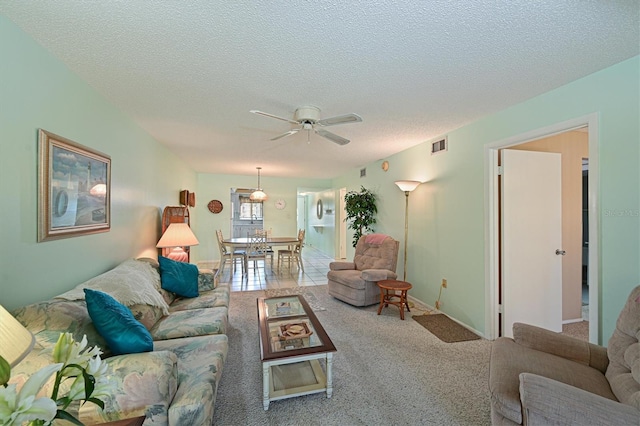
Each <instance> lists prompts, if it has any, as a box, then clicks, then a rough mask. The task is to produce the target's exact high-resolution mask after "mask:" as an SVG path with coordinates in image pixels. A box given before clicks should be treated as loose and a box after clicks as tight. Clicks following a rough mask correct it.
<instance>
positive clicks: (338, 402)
mask: <svg viewBox="0 0 640 426" xmlns="http://www.w3.org/2000/svg"><path fill="white" fill-rule="evenodd" d="M305 290H306V291H308V292H309V293H312V294H313V295H314V296H315V298H316V299H317V300H318V302H319V304H320V305H321V306H323V307H325V308H326V310H325V311H320V312H317V313H316V316H317V317H318V319H319V320H320V322H321V323H322V325H323V327H324V329H325V330H326V332H327V334H328V335H329V337H330V338H331V340H332V341H333V344H334V345H335V346H336V348H337V350H338V351H337V352H336V353H335V354H334V360H333V396H332V397H331V398H327V396H326V395H325V394H323V393H318V394H313V395H307V396H300V397H296V398H291V399H283V400H281V401H274V402H272V403H271V405H270V406H269V410H268V411H264V409H263V407H262V367H261V363H260V350H259V349H260V338H259V334H258V319H257V312H256V298H257V297H263V296H264V295H265V292H264V291H251V292H232V293H231V302H230V305H229V329H228V333H227V335H228V336H229V353H228V355H227V360H226V362H225V365H224V369H223V371H222V378H221V380H220V385H219V387H218V395H217V398H216V403H215V412H214V424H215V425H216V426H227V425H229V426H236V425H243V426H245V425H247V426H254V425H255V426H266V425H273V426H300V425H304V426H334V425H335V426H368V425H433V426H436V425H437V426H440V425H450V426H466V425H473V426H489V425H490V424H491V418H490V413H489V407H490V402H489V389H488V382H489V353H490V349H491V342H488V341H487V340H485V339H479V340H470V341H467V342H460V343H456V344H449V343H444V342H443V341H441V340H440V339H438V338H437V337H435V336H434V335H433V334H431V333H428V332H427V331H426V330H425V329H424V328H422V326H420V324H418V323H417V322H416V321H411V320H409V318H407V319H406V320H405V321H401V320H400V318H399V316H398V310H397V309H385V310H383V312H382V313H381V315H377V310H378V306H377V305H372V306H369V307H366V308H356V307H354V306H351V305H348V304H346V303H343V302H341V301H339V300H337V299H334V298H332V297H331V296H329V295H328V294H327V286H326V285H323V286H316V287H307V288H306V289H305ZM305 297H306V295H305Z"/></svg>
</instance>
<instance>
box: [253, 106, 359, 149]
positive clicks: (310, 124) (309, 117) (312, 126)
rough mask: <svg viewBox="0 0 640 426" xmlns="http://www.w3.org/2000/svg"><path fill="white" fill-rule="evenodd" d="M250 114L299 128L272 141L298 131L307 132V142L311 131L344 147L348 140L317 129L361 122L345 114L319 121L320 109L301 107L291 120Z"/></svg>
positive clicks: (269, 115)
mask: <svg viewBox="0 0 640 426" xmlns="http://www.w3.org/2000/svg"><path fill="white" fill-rule="evenodd" d="M251 112H252V113H254V114H258V115H264V116H265V117H271V118H275V119H277V120H282V121H286V122H288V123H291V124H295V125H297V126H299V127H296V128H294V129H291V130H289V131H288V132H285V133H283V134H281V135H278V136H276V137H275V138H271V140H272V141H275V140H278V139H280V138H284V137H285V136H291V135H295V134H296V133H298V132H299V131H300V130H306V131H307V141H309V137H310V133H311V131H312V130H313V131H314V133H316V134H317V135H319V136H322V137H323V138H326V139H329V140H330V141H331V142H334V143H337V144H338V145H346V144H348V143H349V142H351V141H350V140H349V139H345V138H343V137H342V136H338V135H336V134H335V133H331V132H329V131H327V130H325V129H322V128H318V127H327V126H335V125H337V124H347V123H357V122H360V121H362V117H360V116H359V115H357V114H353V113H352V114H345V115H337V116H335V117H329V118H324V119H322V120H320V108H317V107H314V106H302V107H300V108H298V109H296V111H295V113H294V114H293V120H291V119H290V118H283V117H278V116H277V115H273V114H269V113H267V112H262V111H257V110H255V109H254V110H251Z"/></svg>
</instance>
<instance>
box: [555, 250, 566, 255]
mask: <svg viewBox="0 0 640 426" xmlns="http://www.w3.org/2000/svg"><path fill="white" fill-rule="evenodd" d="M565 254H567V252H566V251H564V250H560V249H557V250H556V255H558V256H564V255H565Z"/></svg>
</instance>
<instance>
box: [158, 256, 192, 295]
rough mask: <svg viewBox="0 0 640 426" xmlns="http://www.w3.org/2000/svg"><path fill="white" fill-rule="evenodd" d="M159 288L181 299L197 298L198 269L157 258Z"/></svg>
mask: <svg viewBox="0 0 640 426" xmlns="http://www.w3.org/2000/svg"><path fill="white" fill-rule="evenodd" d="M158 263H160V286H161V287H162V288H163V289H165V290H167V291H170V292H172V293H175V294H177V295H178V296H181V297H198V294H199V293H198V267H197V266H196V265H192V264H190V263H186V262H176V261H175V260H171V259H168V258H166V257H162V256H158Z"/></svg>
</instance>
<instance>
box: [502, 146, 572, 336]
mask: <svg viewBox="0 0 640 426" xmlns="http://www.w3.org/2000/svg"><path fill="white" fill-rule="evenodd" d="M500 152H501V165H502V176H501V199H500V200H501V204H500V205H501V218H502V220H501V269H502V286H501V288H502V291H501V292H502V298H501V300H502V335H503V336H509V337H511V336H512V325H513V323H514V322H524V323H528V324H532V325H536V326H538V327H543V328H546V329H549V330H552V331H556V332H560V331H562V254H563V252H562V204H561V201H562V200H561V198H562V193H561V191H562V189H561V188H562V186H561V182H562V175H561V171H562V166H561V156H560V154H557V153H548V152H532V151H519V150H509V149H503V150H501V151H500Z"/></svg>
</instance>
